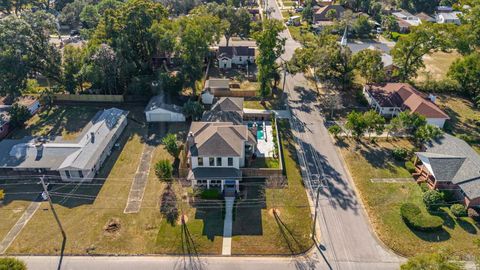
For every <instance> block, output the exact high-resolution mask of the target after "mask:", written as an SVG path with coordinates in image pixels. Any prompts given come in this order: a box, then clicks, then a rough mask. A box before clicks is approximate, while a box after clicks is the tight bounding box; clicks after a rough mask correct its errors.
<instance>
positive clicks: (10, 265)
mask: <svg viewBox="0 0 480 270" xmlns="http://www.w3.org/2000/svg"><path fill="white" fill-rule="evenodd" d="M0 270H27V266H26V265H25V263H24V262H22V261H20V260H19V259H15V258H0Z"/></svg>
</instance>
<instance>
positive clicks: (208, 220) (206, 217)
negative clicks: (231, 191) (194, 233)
mask: <svg viewBox="0 0 480 270" xmlns="http://www.w3.org/2000/svg"><path fill="white" fill-rule="evenodd" d="M192 207H194V208H195V209H196V211H195V219H201V220H203V231H202V235H205V236H207V239H208V240H210V241H213V240H214V239H215V236H223V211H224V210H223V209H224V207H225V206H224V202H223V201H214V200H210V201H208V200H205V201H201V202H195V203H193V204H192Z"/></svg>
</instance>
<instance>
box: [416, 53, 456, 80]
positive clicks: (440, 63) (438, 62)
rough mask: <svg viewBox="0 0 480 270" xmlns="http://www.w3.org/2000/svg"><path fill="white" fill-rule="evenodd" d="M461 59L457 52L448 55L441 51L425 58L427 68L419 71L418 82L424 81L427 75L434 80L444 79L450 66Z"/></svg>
mask: <svg viewBox="0 0 480 270" xmlns="http://www.w3.org/2000/svg"><path fill="white" fill-rule="evenodd" d="M460 57H461V55H460V54H459V53H457V52H448V53H446V52H441V51H439V52H434V53H432V54H430V55H426V56H424V64H425V68H423V69H421V70H419V72H418V77H417V78H416V80H417V81H424V80H425V79H426V78H427V74H428V76H430V78H431V79H434V80H441V79H444V78H445V77H446V75H447V72H448V69H449V68H450V65H451V64H452V63H453V62H454V61H455V60H457V59H458V58H460Z"/></svg>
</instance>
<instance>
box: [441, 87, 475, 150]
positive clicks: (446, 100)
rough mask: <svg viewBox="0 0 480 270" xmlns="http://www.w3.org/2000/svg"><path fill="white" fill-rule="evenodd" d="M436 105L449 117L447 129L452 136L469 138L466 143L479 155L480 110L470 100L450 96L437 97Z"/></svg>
mask: <svg viewBox="0 0 480 270" xmlns="http://www.w3.org/2000/svg"><path fill="white" fill-rule="evenodd" d="M437 104H438V105H439V106H440V108H442V109H443V110H444V111H445V112H446V113H447V114H448V115H449V116H450V120H449V121H448V122H447V128H451V129H452V130H451V131H452V132H453V134H454V135H457V136H459V135H460V136H464V135H467V136H468V137H470V138H471V139H470V140H469V141H468V142H469V143H470V144H471V145H472V146H473V147H474V148H475V149H476V150H477V151H478V152H479V153H480V125H478V123H480V110H479V109H477V108H475V107H474V106H473V103H472V102H471V101H470V100H468V99H465V98H462V97H457V96H450V95H440V96H438V98H437Z"/></svg>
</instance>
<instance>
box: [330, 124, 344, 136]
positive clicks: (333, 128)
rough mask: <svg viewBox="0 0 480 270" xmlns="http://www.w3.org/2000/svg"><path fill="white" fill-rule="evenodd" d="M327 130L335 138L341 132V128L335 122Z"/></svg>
mask: <svg viewBox="0 0 480 270" xmlns="http://www.w3.org/2000/svg"><path fill="white" fill-rule="evenodd" d="M328 132H330V134H332V135H333V136H334V137H335V138H337V137H338V134H340V132H342V128H341V127H340V126H339V125H337V124H335V125H333V126H331V127H329V128H328Z"/></svg>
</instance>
